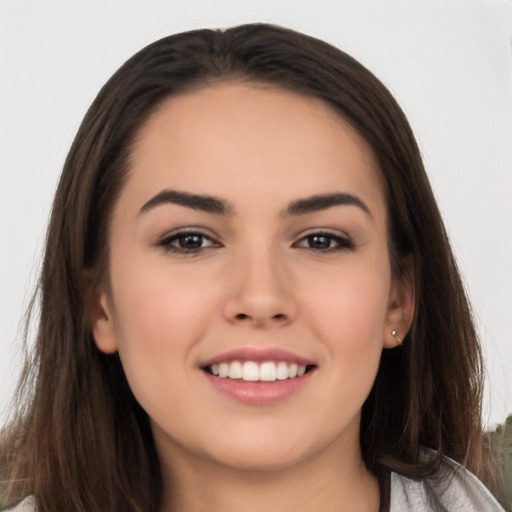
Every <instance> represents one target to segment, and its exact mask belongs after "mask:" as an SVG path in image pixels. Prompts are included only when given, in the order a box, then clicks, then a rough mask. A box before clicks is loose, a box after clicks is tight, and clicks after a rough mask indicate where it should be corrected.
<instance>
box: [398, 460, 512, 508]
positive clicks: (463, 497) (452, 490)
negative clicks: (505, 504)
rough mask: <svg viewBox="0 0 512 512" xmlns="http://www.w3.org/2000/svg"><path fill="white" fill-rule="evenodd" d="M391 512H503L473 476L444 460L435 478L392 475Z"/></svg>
mask: <svg viewBox="0 0 512 512" xmlns="http://www.w3.org/2000/svg"><path fill="white" fill-rule="evenodd" d="M390 510H391V512H406V511H409V510H417V511H419V512H420V511H421V512H431V511H432V512H433V511H438V510H440V511H443V510H446V511H450V512H459V511H460V512H504V510H503V508H502V507H501V505H499V503H498V502H497V501H496V499H495V498H494V497H493V496H492V495H491V493H490V492H489V491H488V490H487V488H486V487H485V486H484V485H483V484H482V482H480V481H479V480H478V479H477V478H476V477H475V475H473V474H472V473H470V472H469V471H467V470H466V469H464V468H463V467H462V466H460V465H459V464H457V463H456V462H454V461H452V460H451V459H446V461H445V463H444V465H443V468H442V470H441V474H440V475H439V477H437V478H435V479H428V480H419V481H417V480H411V479H409V478H405V477H403V476H400V475H397V474H396V473H392V475H391V507H390Z"/></svg>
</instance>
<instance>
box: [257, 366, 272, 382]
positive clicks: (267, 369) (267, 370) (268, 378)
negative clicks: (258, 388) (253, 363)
mask: <svg viewBox="0 0 512 512" xmlns="http://www.w3.org/2000/svg"><path fill="white" fill-rule="evenodd" d="M260 380H263V381H265V382H272V381H274V380H276V365H275V363H272V362H268V363H263V364H262V365H261V366H260Z"/></svg>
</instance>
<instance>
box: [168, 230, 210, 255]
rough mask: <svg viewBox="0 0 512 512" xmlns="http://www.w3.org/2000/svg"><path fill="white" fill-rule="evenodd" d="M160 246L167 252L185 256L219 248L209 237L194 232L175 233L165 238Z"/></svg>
mask: <svg viewBox="0 0 512 512" xmlns="http://www.w3.org/2000/svg"><path fill="white" fill-rule="evenodd" d="M158 245H159V246H160V247H163V248H164V249H165V250H166V251H173V252H178V253H184V254H186V253H191V252H200V251H201V250H203V249H207V248H209V247H217V246H218V244H217V243H216V242H215V241H214V240H212V239H211V238H210V237H209V236H207V235H205V234H203V233H198V232H193V231H187V232H179V233H174V234H172V235H170V236H167V237H165V238H164V239H163V240H161V241H160V242H159V243H158Z"/></svg>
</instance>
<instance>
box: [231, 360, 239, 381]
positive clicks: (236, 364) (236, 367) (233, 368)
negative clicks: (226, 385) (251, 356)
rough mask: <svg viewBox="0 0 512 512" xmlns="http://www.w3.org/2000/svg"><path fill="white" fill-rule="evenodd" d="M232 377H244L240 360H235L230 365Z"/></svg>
mask: <svg viewBox="0 0 512 512" xmlns="http://www.w3.org/2000/svg"><path fill="white" fill-rule="evenodd" d="M228 377H229V378H230V379H241V378H242V365H241V364H240V363H239V362H238V361H233V362H232V363H231V364H230V365H229V375H228Z"/></svg>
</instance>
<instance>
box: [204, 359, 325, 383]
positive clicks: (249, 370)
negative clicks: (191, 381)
mask: <svg viewBox="0 0 512 512" xmlns="http://www.w3.org/2000/svg"><path fill="white" fill-rule="evenodd" d="M315 368H316V366H315V365H299V364H296V363H288V362H286V361H279V362H274V361H264V362H256V361H243V362H242V361H231V362H225V363H219V364H212V365H208V366H204V367H203V368H202V370H203V371H205V372H206V373H208V374H210V375H213V376H215V377H219V378H221V379H233V380H238V381H246V382H274V381H283V380H290V379H297V378H299V377H302V376H303V375H304V374H306V373H308V372H310V371H312V370H313V369H315Z"/></svg>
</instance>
